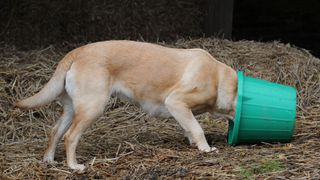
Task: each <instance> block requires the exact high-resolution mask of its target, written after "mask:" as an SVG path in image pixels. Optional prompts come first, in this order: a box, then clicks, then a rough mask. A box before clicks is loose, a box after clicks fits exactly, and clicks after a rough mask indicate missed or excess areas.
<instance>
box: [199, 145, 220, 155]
mask: <svg viewBox="0 0 320 180" xmlns="http://www.w3.org/2000/svg"><path fill="white" fill-rule="evenodd" d="M198 149H199V150H200V151H201V152H206V153H208V152H216V153H219V150H218V149H217V148H216V147H210V146H209V145H205V146H199V147H198Z"/></svg>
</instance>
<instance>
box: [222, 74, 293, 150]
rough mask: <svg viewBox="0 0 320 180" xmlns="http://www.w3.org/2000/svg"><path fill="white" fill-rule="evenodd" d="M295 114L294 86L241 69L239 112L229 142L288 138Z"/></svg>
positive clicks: (230, 129)
mask: <svg viewBox="0 0 320 180" xmlns="http://www.w3.org/2000/svg"><path fill="white" fill-rule="evenodd" d="M295 118H296V90H295V88H293V87H290V86H285V85H281V84H276V83H272V82H269V81H265V80H260V79H255V78H251V77H246V76H244V75H243V72H241V71H238V100H237V107H236V114H235V117H234V120H233V121H229V130H228V143H229V144H230V145H237V144H250V143H259V142H289V141H290V140H291V139H292V135H293V129H294V124H295Z"/></svg>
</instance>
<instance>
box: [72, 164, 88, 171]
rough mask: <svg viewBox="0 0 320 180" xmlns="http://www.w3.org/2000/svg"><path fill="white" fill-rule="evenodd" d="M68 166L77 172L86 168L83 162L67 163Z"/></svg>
mask: <svg viewBox="0 0 320 180" xmlns="http://www.w3.org/2000/svg"><path fill="white" fill-rule="evenodd" d="M69 168H71V169H73V170H75V171H78V172H82V171H83V170H84V169H85V168H86V166H85V165H83V164H73V165H69Z"/></svg>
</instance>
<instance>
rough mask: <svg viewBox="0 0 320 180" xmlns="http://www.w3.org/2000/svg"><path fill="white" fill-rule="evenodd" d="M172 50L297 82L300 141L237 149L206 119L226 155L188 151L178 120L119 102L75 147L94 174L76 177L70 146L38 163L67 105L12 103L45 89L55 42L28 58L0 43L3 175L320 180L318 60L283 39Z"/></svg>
mask: <svg viewBox="0 0 320 180" xmlns="http://www.w3.org/2000/svg"><path fill="white" fill-rule="evenodd" d="M167 45H168V46H173V47H181V48H189V47H200V48H204V49H206V50H208V51H209V52H210V53H211V54H212V55H213V56H215V57H216V58H217V59H218V60H220V61H222V62H225V63H226V64H229V65H231V66H232V67H234V68H235V69H242V70H244V71H245V73H246V74H247V75H250V76H253V77H259V78H263V79H267V80H271V81H273V82H278V83H283V84H287V85H291V86H295V87H296V88H297V90H298V111H297V123H296V128H295V134H294V140H293V141H292V142H291V143H288V144H267V143H263V144H259V145H257V144H255V145H241V146H236V147H231V146H229V145H228V144H227V143H226V137H227V122H226V121H223V120H222V119H221V118H219V117H217V118H211V117H210V116H208V115H207V114H205V115H201V116H199V117H198V119H199V121H200V122H201V124H202V126H203V128H204V129H205V132H206V136H207V139H208V142H209V143H210V144H214V146H216V147H218V148H219V150H220V153H219V154H215V153H208V154H203V153H199V152H198V151H197V150H196V149H194V148H191V147H190V146H189V145H188V143H187V141H186V139H185V138H184V137H183V135H182V132H181V130H180V128H179V126H178V125H177V123H176V122H175V121H174V120H173V119H156V118H153V117H149V116H148V115H146V114H144V113H143V112H141V111H140V110H139V109H138V108H136V107H134V106H131V105H129V104H126V103H124V102H120V101H118V100H116V99H112V100H111V103H110V104H109V105H108V108H107V110H106V111H105V114H104V115H103V116H102V117H101V118H100V119H99V120H98V121H97V122H96V123H95V124H94V125H93V126H92V127H91V128H90V129H89V130H87V131H86V133H85V134H84V136H83V138H82V139H81V141H80V144H79V146H78V149H77V154H78V160H79V161H80V162H82V163H86V165H87V166H88V169H87V170H86V171H85V172H84V173H75V172H72V171H71V170H70V169H68V168H67V166H66V162H65V153H64V148H63V143H60V144H59V146H58V149H57V153H56V160H57V163H56V164H55V165H46V164H43V163H42V162H41V159H42V153H43V152H44V150H45V148H46V145H47V140H48V134H49V133H50V129H51V127H52V125H53V124H54V121H55V120H56V119H57V118H58V115H59V113H57V111H60V110H61V107H60V106H59V105H57V104H56V103H52V104H51V105H49V106H47V107H44V108H40V109H38V110H30V111H22V110H19V109H13V107H12V103H13V102H15V101H16V100H17V99H21V98H23V97H27V96H30V95H31V94H33V93H35V92H36V91H38V90H39V89H40V88H41V87H42V85H43V84H44V83H46V82H47V80H48V79H49V78H50V76H51V75H52V73H53V70H54V68H55V65H56V63H57V62H58V61H59V59H60V58H61V57H62V56H63V54H64V53H65V52H64V50H61V49H59V48H55V47H52V46H50V47H48V48H46V49H41V50H34V51H26V52H23V51H18V50H16V49H15V48H13V47H0V62H1V63H0V117H1V120H0V128H1V130H0V145H1V146H0V170H1V174H0V178H1V179H65V178H68V179H79V178H90V179H105V178H107V177H122V178H126V179H142V178H145V179H157V178H159V177H160V178H164V177H169V178H201V177H202V178H215V179H242V178H266V179H269V178H271V179H274V178H279V179H300V178H301V179H319V178H320V170H319V167H320V142H319V138H320V73H319V71H320V61H319V59H317V58H315V57H313V56H312V55H310V54H309V53H308V52H307V51H305V50H303V49H299V48H296V47H290V45H288V44H287V45H284V44H281V43H278V42H271V43H259V42H251V41H239V42H231V41H227V40H217V39H195V40H192V39H190V40H178V41H177V42H175V43H174V44H167ZM270 162H272V163H270ZM268 163H269V164H268ZM270 166H276V167H275V168H273V167H270ZM266 167H267V168H266ZM259 168H264V169H261V170H259Z"/></svg>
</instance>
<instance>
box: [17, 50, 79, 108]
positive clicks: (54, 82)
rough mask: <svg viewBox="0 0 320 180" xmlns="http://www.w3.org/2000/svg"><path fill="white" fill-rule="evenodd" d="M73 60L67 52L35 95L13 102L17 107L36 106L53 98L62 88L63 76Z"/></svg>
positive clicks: (63, 83) (42, 104) (44, 103)
mask: <svg viewBox="0 0 320 180" xmlns="http://www.w3.org/2000/svg"><path fill="white" fill-rule="evenodd" d="M73 61H74V58H73V55H72V52H70V53H68V54H67V55H66V56H65V57H64V58H63V59H62V60H61V61H60V62H59V64H58V66H57V68H56V70H55V72H54V74H53V76H52V77H51V79H50V80H49V82H48V83H47V84H46V85H45V86H44V87H43V88H42V89H41V90H40V91H39V92H38V93H36V94H35V95H33V96H31V97H29V98H27V99H24V100H21V101H19V102H17V103H16V104H15V106H16V107H19V108H26V109H31V108H36V107H40V106H44V105H46V104H48V103H50V102H52V101H53V100H55V99H56V98H57V97H58V96H59V95H60V94H61V93H62V92H63V90H64V88H65V87H64V86H65V77H66V74H67V71H68V70H69V69H70V67H71V65H72V63H73Z"/></svg>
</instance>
